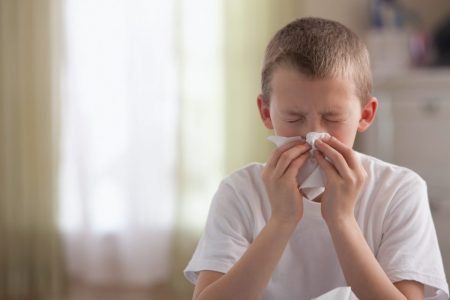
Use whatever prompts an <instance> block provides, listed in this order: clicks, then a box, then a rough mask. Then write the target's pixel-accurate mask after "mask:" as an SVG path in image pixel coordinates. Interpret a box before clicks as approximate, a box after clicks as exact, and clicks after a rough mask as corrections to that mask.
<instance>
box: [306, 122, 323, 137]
mask: <svg viewBox="0 0 450 300" xmlns="http://www.w3.org/2000/svg"><path fill="white" fill-rule="evenodd" d="M308 132H328V131H327V129H326V128H325V126H324V125H323V123H322V122H321V119H320V118H311V119H310V120H308V124H307V126H306V132H305V136H306V134H307V133H308Z"/></svg>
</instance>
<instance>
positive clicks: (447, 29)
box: [433, 15, 450, 66]
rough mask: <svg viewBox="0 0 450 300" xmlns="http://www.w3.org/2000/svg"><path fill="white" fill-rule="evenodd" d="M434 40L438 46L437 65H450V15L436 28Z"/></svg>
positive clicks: (436, 46)
mask: <svg viewBox="0 0 450 300" xmlns="http://www.w3.org/2000/svg"><path fill="white" fill-rule="evenodd" d="M433 41H434V46H435V48H436V61H435V65H436V66H450V15H449V16H447V18H445V19H444V21H443V22H442V23H441V24H440V25H439V26H438V27H437V29H436V30H435V32H434V40H433Z"/></svg>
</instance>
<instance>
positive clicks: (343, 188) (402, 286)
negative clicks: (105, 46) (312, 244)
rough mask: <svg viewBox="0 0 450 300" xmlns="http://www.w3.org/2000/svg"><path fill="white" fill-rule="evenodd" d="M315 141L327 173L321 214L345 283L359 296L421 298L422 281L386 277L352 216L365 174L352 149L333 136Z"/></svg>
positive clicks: (320, 162)
mask: <svg viewBox="0 0 450 300" xmlns="http://www.w3.org/2000/svg"><path fill="white" fill-rule="evenodd" d="M316 145H317V148H318V149H319V151H320V153H319V152H316V159H317V161H318V163H319V165H320V166H321V168H322V169H323V170H324V172H325V174H326V176H327V185H326V187H325V193H324V195H323V197H322V215H323V217H324V219H325V221H326V223H327V225H328V228H329V230H330V234H331V237H332V239H333V243H334V246H335V250H336V253H337V256H338V259H339V262H340V265H341V268H342V270H343V272H344V276H345V279H346V281H347V284H348V285H350V286H351V287H352V290H353V291H354V292H355V294H356V295H357V296H358V297H359V298H360V299H423V294H424V292H423V285H422V284H420V283H417V282H413V281H401V282H399V283H396V284H393V283H392V282H391V281H390V280H389V278H388V277H387V275H386V273H385V272H384V271H383V269H382V268H381V266H380V264H379V263H378V261H377V260H376V258H375V256H374V255H373V253H372V251H371V250H370V248H369V246H368V245H367V242H366V241H365V239H364V236H363V234H362V232H361V230H360V228H359V226H358V224H357V222H356V220H355V217H354V212H353V211H354V206H355V202H356V199H357V196H358V194H359V192H360V191H361V189H362V186H363V184H364V182H365V179H366V176H367V175H366V173H365V170H364V168H363V167H362V166H361V164H360V162H359V161H358V159H357V158H356V156H355V153H354V152H353V151H352V149H351V148H348V147H347V146H345V145H344V144H342V143H340V142H339V141H338V140H337V139H335V138H331V139H329V140H326V141H318V142H317V144H316ZM324 156H326V157H328V158H329V159H330V160H331V162H332V163H330V162H329V161H327V160H326V159H324Z"/></svg>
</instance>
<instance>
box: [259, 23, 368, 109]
mask: <svg viewBox="0 0 450 300" xmlns="http://www.w3.org/2000/svg"><path fill="white" fill-rule="evenodd" d="M278 66H289V67H294V68H295V69H296V70H297V71H299V72H301V73H302V74H304V75H305V76H307V77H308V78H310V79H325V78H340V79H346V80H350V81H352V82H353V83H354V85H355V89H356V95H357V97H358V98H359V100H360V101H361V103H362V104H365V103H366V102H367V101H368V100H369V99H370V97H371V90H372V74H371V71H370V62H369V52H368V51H367V48H366V46H365V45H364V43H363V42H362V41H361V39H360V38H359V37H358V36H357V35H356V34H355V33H354V32H353V31H351V30H350V29H348V28H347V27H345V26H344V25H342V24H340V23H338V22H335V21H330V20H325V19H321V18H302V19H297V20H295V21H293V22H291V23H289V24H288V25H286V26H285V27H283V28H281V29H280V30H279V31H278V32H277V33H276V34H275V35H274V37H273V38H272V39H271V41H270V42H269V44H268V45H267V48H266V53H265V57H264V65H263V68H262V72H261V73H262V74H261V75H262V76H261V85H262V87H261V89H262V96H263V99H264V101H265V103H266V104H269V102H270V94H271V87H270V83H271V80H272V75H273V72H274V70H275V69H276V68H277V67H278Z"/></svg>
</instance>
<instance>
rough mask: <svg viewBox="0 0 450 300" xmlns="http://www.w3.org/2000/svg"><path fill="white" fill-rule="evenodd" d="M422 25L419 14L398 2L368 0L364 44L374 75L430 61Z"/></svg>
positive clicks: (427, 41) (405, 68) (397, 71)
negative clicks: (368, 28)
mask: <svg viewBox="0 0 450 300" xmlns="http://www.w3.org/2000/svg"><path fill="white" fill-rule="evenodd" d="M423 27H424V26H423V22H422V18H421V17H420V16H419V14H418V13H417V12H416V11H415V10H413V9H411V8H409V7H408V6H406V5H404V4H403V3H402V2H400V1H396V0H374V1H372V6H371V29H370V30H369V32H368V35H367V46H368V48H369V52H370V56H371V63H372V70H373V73H374V76H375V77H377V76H379V77H384V76H386V75H388V74H392V73H395V74H396V73H402V72H403V71H405V70H407V69H410V68H412V67H422V66H429V65H431V64H432V63H433V61H434V59H433V57H434V56H433V52H432V51H431V50H432V47H431V46H432V43H431V38H430V34H429V33H428V32H427V31H426V30H424V28H423ZM447 53H448V50H447Z"/></svg>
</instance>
